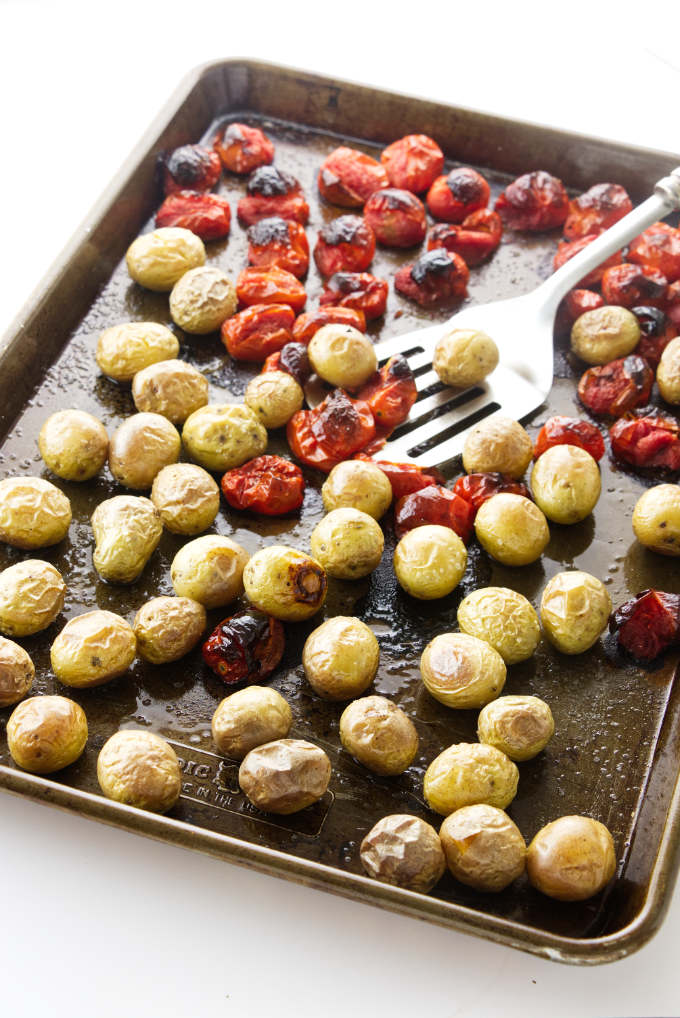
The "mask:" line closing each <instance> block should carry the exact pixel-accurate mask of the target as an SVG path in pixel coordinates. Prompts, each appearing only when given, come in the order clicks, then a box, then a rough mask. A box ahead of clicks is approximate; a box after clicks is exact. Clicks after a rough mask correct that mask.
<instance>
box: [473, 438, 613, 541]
mask: <svg viewBox="0 0 680 1018" xmlns="http://www.w3.org/2000/svg"><path fill="white" fill-rule="evenodd" d="M600 488H601V481H600V471H599V468H598V466H597V463H596V461H595V460H594V459H593V457H592V456H591V455H590V453H588V452H586V451H585V449H580V448H579V447H578V446H576V445H553V446H551V448H550V449H546V451H545V452H544V453H543V455H542V456H539V458H538V459H537V460H536V463H535V464H534V468H533V470H532V472H531V490H532V492H533V496H534V499H535V500H536V505H537V506H538V507H539V509H541V510H542V511H543V512H544V513H545V515H546V516H547V517H548V519H549V520H552V522H553V523H567V524H568V523H579V522H580V521H581V520H584V519H585V518H586V516H589V515H590V513H591V512H592V511H593V509H594V508H595V505H596V503H597V500H598V498H599V497H600ZM497 497H498V496H497ZM505 497H506V498H507V497H508V496H505ZM515 497H517V496H515ZM482 508H483V507H482Z"/></svg>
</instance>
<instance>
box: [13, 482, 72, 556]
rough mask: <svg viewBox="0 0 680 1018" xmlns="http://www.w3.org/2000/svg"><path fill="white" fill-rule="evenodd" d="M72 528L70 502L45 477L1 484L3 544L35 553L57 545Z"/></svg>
mask: <svg viewBox="0 0 680 1018" xmlns="http://www.w3.org/2000/svg"><path fill="white" fill-rule="evenodd" d="M70 525H71V503H70V502H69V500H68V498H67V497H66V495H64V493H63V491H60V490H59V488H57V487H55V485H54V484H51V483H50V482H49V481H44V480H43V479H42V477H6V478H5V479H4V480H3V481H0V541H4V542H5V543H6V544H11V545H13V546H14V547H15V548H23V549H24V550H25V551H32V550H33V549H35V548H46V547H49V546H50V545H52V544H58V543H59V541H62V540H63V539H64V538H65V537H66V534H67V533H68V528H69V526H70Z"/></svg>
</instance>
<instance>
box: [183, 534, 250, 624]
mask: <svg viewBox="0 0 680 1018" xmlns="http://www.w3.org/2000/svg"><path fill="white" fill-rule="evenodd" d="M247 562H248V552H247V551H246V550H245V548H242V547H241V545H240V544H237V542H236V541H232V540H231V538H229V537H220V536H218V535H217V534H206V535H205V536H204V537H197V538H196V539H195V540H194V541H189V543H188V544H185V545H184V547H182V548H180V550H179V551H178V552H177V554H176V555H175V557H174V559H173V560H172V565H171V567H170V578H171V579H172V585H173V587H174V588H175V593H176V594H178V595H179V597H189V598H191V599H192V600H194V601H198V602H199V604H202V605H203V606H204V607H205V608H222V607H223V606H224V605H227V604H231V602H232V601H234V600H235V599H236V598H237V597H238V596H239V594H242V593H243V570H244V567H245V565H246V563H247Z"/></svg>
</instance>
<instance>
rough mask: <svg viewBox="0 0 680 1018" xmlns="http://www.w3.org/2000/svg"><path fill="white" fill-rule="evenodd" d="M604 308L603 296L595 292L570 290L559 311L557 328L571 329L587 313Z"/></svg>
mask: <svg viewBox="0 0 680 1018" xmlns="http://www.w3.org/2000/svg"><path fill="white" fill-rule="evenodd" d="M601 307H604V300H603V298H602V295H601V294H599V293H595V291H594V290H570V291H569V293H568V294H567V296H566V297H565V298H564V300H563V301H562V303H561V304H560V306H559V308H558V310H557V327H558V328H559V329H562V330H564V329H570V328H571V326H572V325H573V324H574V322H575V321H576V319H577V318H578V317H579V316H580V315H582V314H583V313H584V312H585V311H592V310H593V309H594V308H601Z"/></svg>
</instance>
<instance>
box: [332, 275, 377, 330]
mask: <svg viewBox="0 0 680 1018" xmlns="http://www.w3.org/2000/svg"><path fill="white" fill-rule="evenodd" d="M387 292H388V291H387V283H386V282H385V280H384V279H378V278H377V277H376V276H372V275H371V274H370V272H336V273H335V274H334V275H332V276H331V278H330V279H329V280H328V282H327V283H326V289H325V290H324V291H323V293H322V294H321V296H320V297H319V304H321V305H322V307H325V306H327V305H329V304H331V305H333V306H335V307H343V308H351V309H352V310H353V311H361V312H363V314H364V316H365V318H366V321H367V322H370V321H372V320H373V319H374V318H380V316H381V315H384V314H385V308H386V307H387Z"/></svg>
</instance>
